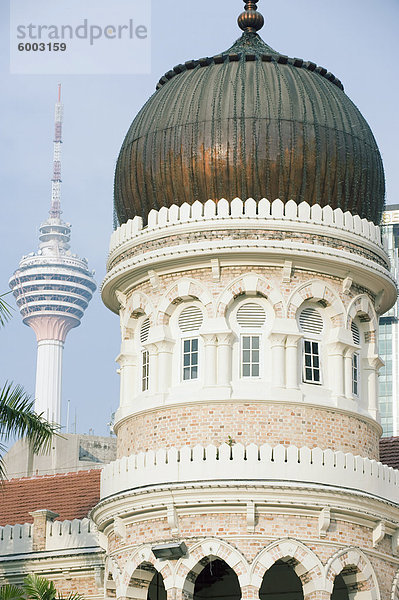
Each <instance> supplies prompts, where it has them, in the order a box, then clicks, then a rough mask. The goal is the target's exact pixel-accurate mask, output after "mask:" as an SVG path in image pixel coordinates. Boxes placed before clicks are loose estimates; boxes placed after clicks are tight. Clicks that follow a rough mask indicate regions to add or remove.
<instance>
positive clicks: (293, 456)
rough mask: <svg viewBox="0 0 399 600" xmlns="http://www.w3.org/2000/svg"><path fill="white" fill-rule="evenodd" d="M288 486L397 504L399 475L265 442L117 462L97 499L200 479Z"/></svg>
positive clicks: (338, 455) (349, 457)
mask: <svg viewBox="0 0 399 600" xmlns="http://www.w3.org/2000/svg"><path fill="white" fill-rule="evenodd" d="M223 480H228V481H231V480H233V481H236V482H237V481H259V480H261V481H263V482H264V483H267V482H268V483H269V484H270V485H273V483H274V482H280V483H281V482H289V484H290V485H293V486H295V485H301V486H303V485H306V486H310V487H312V486H313V485H316V486H317V485H324V486H333V487H334V488H336V489H337V491H339V490H340V491H342V492H343V493H363V494H369V495H372V496H375V497H378V498H382V499H384V500H387V501H390V502H392V503H394V504H398V497H399V471H397V470H395V469H392V468H391V467H388V466H386V465H383V464H382V463H379V462H377V461H375V460H370V459H368V458H363V457H361V456H354V455H353V454H350V453H348V454H344V453H343V452H334V451H332V450H321V449H320V448H313V449H310V448H307V447H303V448H297V447H296V446H288V447H284V446H281V445H279V446H276V447H274V448H273V447H272V446H269V445H267V444H265V445H263V446H259V447H258V446H256V445H255V444H250V445H249V446H247V447H245V446H243V445H242V444H235V445H234V446H233V447H230V446H229V445H228V444H222V445H221V446H219V447H216V446H213V445H209V446H206V447H203V446H195V447H194V448H190V447H188V446H184V447H182V448H180V449H178V448H174V447H173V448H170V449H168V450H166V449H159V450H157V451H156V452H154V451H149V452H145V453H140V454H137V455H131V456H129V457H123V458H120V459H118V460H116V461H114V462H112V463H110V464H109V465H107V466H105V467H104V469H103V471H102V475H101V498H105V497H107V496H109V495H112V494H117V493H120V492H122V491H124V490H129V489H135V488H139V487H141V486H152V485H168V484H173V483H182V482H201V481H207V482H209V481H223Z"/></svg>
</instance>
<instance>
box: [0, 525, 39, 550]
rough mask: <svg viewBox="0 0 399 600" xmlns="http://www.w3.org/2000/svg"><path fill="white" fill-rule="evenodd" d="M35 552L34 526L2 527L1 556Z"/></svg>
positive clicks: (0, 531)
mask: <svg viewBox="0 0 399 600" xmlns="http://www.w3.org/2000/svg"><path fill="white" fill-rule="evenodd" d="M32 550H33V525H32V524H31V523H25V524H24V525H19V524H17V525H6V526H5V527H0V556H6V555H8V554H22V553H26V552H32Z"/></svg>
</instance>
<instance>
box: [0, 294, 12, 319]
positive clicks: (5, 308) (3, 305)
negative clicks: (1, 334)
mask: <svg viewBox="0 0 399 600" xmlns="http://www.w3.org/2000/svg"><path fill="white" fill-rule="evenodd" d="M9 293H10V292H7V293H6V294H0V327H3V326H4V325H5V324H6V323H7V321H8V320H9V319H10V318H11V310H12V309H11V306H10V305H9V304H8V302H6V301H5V300H4V296H7V295H8V294H9Z"/></svg>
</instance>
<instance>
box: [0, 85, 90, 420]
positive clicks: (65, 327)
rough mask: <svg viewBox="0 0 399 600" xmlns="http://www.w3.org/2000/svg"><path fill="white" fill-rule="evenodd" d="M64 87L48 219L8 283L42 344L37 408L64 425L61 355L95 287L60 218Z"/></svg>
mask: <svg viewBox="0 0 399 600" xmlns="http://www.w3.org/2000/svg"><path fill="white" fill-rule="evenodd" d="M62 117H63V105H62V104H61V87H60V86H59V89H58V101H57V103H56V105H55V135H54V157H53V176H52V193H51V206H50V216H49V218H48V219H47V220H46V221H45V222H44V223H43V224H42V225H41V226H40V229H39V232H40V233H39V249H38V251H37V252H32V253H30V254H28V255H27V256H24V257H23V258H22V260H21V261H20V263H19V266H18V269H17V270H16V271H15V273H14V275H13V276H12V277H11V279H10V288H11V289H12V291H13V294H14V296H15V299H16V302H17V305H18V308H19V310H20V312H21V315H22V318H23V322H24V323H25V324H26V325H28V326H29V327H31V328H32V329H33V331H34V332H35V334H36V339H37V342H38V351H37V370H36V391H35V402H36V404H35V408H36V411H37V412H38V413H44V415H45V416H46V418H48V419H50V420H52V421H54V422H56V423H60V421H61V376H62V352H63V347H64V342H65V339H66V335H67V333H68V331H70V330H71V329H73V328H74V327H78V325H80V321H81V318H82V317H83V314H84V311H85V310H86V308H87V306H88V304H89V302H90V300H91V298H92V295H93V293H94V291H95V289H96V284H95V282H94V278H93V273H92V272H91V271H89V269H88V264H87V260H86V259H85V258H79V257H78V256H77V255H76V254H72V253H71V251H70V249H69V248H70V246H69V241H70V235H71V225H70V224H69V223H65V222H64V221H63V220H62V219H61V144H62Z"/></svg>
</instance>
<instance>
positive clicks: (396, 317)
mask: <svg viewBox="0 0 399 600" xmlns="http://www.w3.org/2000/svg"><path fill="white" fill-rule="evenodd" d="M381 232H382V237H383V241H384V246H385V248H386V250H387V252H388V255H389V258H390V261H391V269H392V274H393V276H394V278H395V281H396V282H398V281H399V279H398V277H399V261H398V248H399V204H394V205H391V206H387V207H386V209H385V211H384V213H383V215H382V225H381ZM379 351H380V356H381V359H382V360H383V361H384V363H385V366H383V367H382V368H381V370H380V377H379V407H380V416H381V425H382V427H383V430H384V432H383V435H384V436H385V437H390V436H398V435H399V303H398V302H396V303H395V304H394V305H393V307H392V308H391V309H390V310H389V311H388V312H387V313H386V314H385V315H384V316H383V317H381V318H380V331H379Z"/></svg>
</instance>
